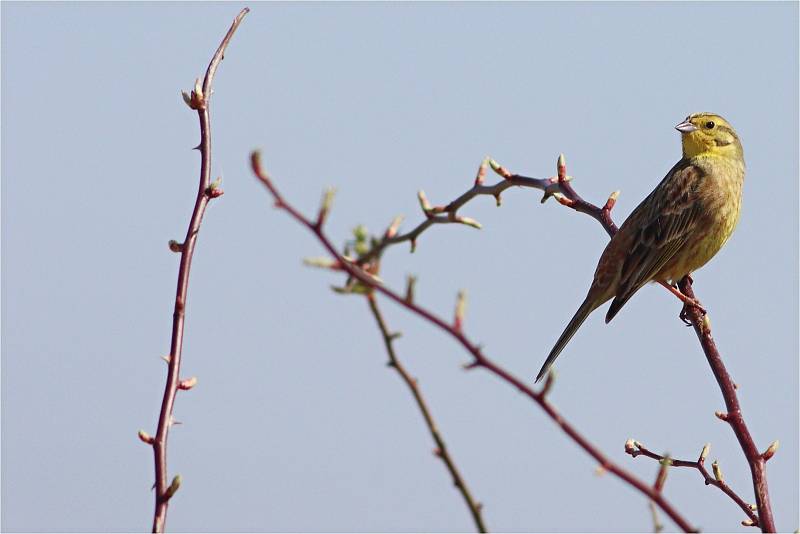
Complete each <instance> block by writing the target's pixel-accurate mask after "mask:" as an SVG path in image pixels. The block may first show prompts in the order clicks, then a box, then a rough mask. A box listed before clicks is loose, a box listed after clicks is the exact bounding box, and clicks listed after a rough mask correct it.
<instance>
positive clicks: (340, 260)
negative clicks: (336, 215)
mask: <svg viewBox="0 0 800 534" xmlns="http://www.w3.org/2000/svg"><path fill="white" fill-rule="evenodd" d="M251 160H252V161H251V162H252V167H253V171H254V173H255V174H256V176H257V178H258V179H259V180H260V181H261V183H262V184H263V185H264V186H265V187H266V188H267V189H268V190H269V192H270V193H271V194H272V197H273V199H274V201H275V206H276V207H277V208H279V209H282V210H284V211H286V212H287V213H288V214H289V215H291V216H292V218H294V219H295V220H296V221H297V222H298V223H300V224H301V225H303V226H305V227H306V228H308V229H309V230H310V231H311V232H312V233H313V234H314V235H315V236H316V238H317V239H318V240H319V242H320V243H321V244H322V245H323V247H324V248H325V249H326V250H327V251H328V253H329V254H330V255H331V257H332V258H333V259H334V261H335V264H334V266H333V268H334V269H337V270H341V271H344V272H346V273H347V274H348V275H350V276H351V277H353V278H354V279H356V280H358V281H359V282H360V283H361V284H363V285H365V286H368V287H371V288H373V289H374V290H376V291H378V292H380V293H382V294H383V295H385V296H386V297H388V298H389V299H390V300H393V301H394V302H396V303H397V304H399V305H400V306H402V307H404V308H406V309H407V310H409V311H411V312H413V313H415V314H416V315H418V316H420V317H422V318H423V319H425V320H427V321H428V322H430V323H432V324H434V325H436V326H437V327H439V328H440V329H441V330H443V331H444V332H446V333H447V334H449V335H450V336H451V337H453V338H455V340H456V341H457V342H458V343H459V344H461V346H463V347H464V349H465V350H466V351H467V352H468V353H469V354H470V355H471V356H472V358H473V361H472V362H471V363H470V364H469V365H468V368H481V369H484V370H486V371H488V372H489V373H491V374H493V375H495V376H496V377H498V378H499V379H501V380H502V381H504V382H506V383H508V384H509V385H511V386H513V387H515V388H517V389H518V390H519V391H520V392H521V393H522V394H523V395H525V396H527V397H528V398H529V399H531V400H532V401H533V402H535V403H536V404H538V405H539V406H540V407H541V408H542V410H544V411H545V413H547V415H548V416H549V417H550V418H551V419H552V420H553V421H554V422H555V423H556V424H557V425H558V426H559V427H561V429H562V430H563V431H564V433H566V434H567V435H568V436H569V437H570V438H571V439H572V440H573V441H574V442H575V443H576V444H577V445H578V446H580V447H581V448H582V449H583V450H584V451H586V452H587V453H588V454H589V455H590V456H591V457H592V458H594V459H595V460H596V461H597V462H598V463H599V464H600V466H601V467H602V469H603V470H605V471H607V472H610V473H612V474H613V475H615V476H616V477H618V478H619V479H621V480H623V481H624V482H626V483H627V484H629V485H630V486H632V487H634V488H635V489H636V490H638V491H639V492H641V493H642V494H643V495H645V496H646V497H647V498H649V499H651V500H652V501H653V502H655V504H656V505H657V506H658V507H659V508H661V510H663V511H664V513H665V514H667V515H668V516H669V517H670V518H671V519H672V520H673V521H674V522H675V523H676V524H677V525H678V527H679V528H681V529H682V530H683V531H685V532H691V531H695V530H696V529H694V528H693V527H692V526H691V525H690V524H689V522H688V521H687V520H686V519H685V518H684V517H683V516H682V515H681V514H680V513H679V512H678V511H677V510H676V509H675V508H674V507H673V506H672V505H671V504H670V503H669V501H667V500H666V499H665V498H664V497H663V495H662V494H661V492H660V491H658V490H657V489H656V488H655V487H654V486H652V485H649V484H646V483H645V482H643V481H641V480H640V479H639V478H637V477H636V476H635V475H633V474H632V473H630V472H628V471H627V470H625V469H624V468H622V467H621V466H619V465H617V464H615V463H614V462H612V461H611V460H610V459H609V458H608V457H607V456H606V455H605V454H603V453H602V452H601V451H600V449H599V448H597V447H596V446H595V445H594V444H592V443H591V442H589V440H588V439H587V438H585V437H584V436H583V435H582V434H581V433H580V432H578V430H577V429H575V427H573V426H572V425H571V424H569V423H568V422H567V421H566V419H564V417H563V416H562V415H561V414H560V413H558V412H557V411H556V409H555V408H554V407H553V405H552V404H550V402H549V401H548V400H547V398H546V394H547V392H548V391H549V389H550V387H551V386H552V377H550V378H548V381H547V383H545V386H544V387H543V388H542V390H540V391H539V392H536V391H534V390H533V389H532V388H531V387H530V386H529V385H528V384H526V383H525V382H523V381H522V380H520V379H518V378H516V377H515V376H513V375H512V374H511V373H509V372H508V371H506V370H505V369H503V368H502V367H500V366H499V365H497V364H496V363H494V362H493V361H492V360H490V359H489V358H488V357H487V356H485V355H484V354H483V351H482V349H481V347H480V346H479V345H477V344H475V343H473V342H472V341H470V340H469V339H468V338H467V337H466V335H465V334H464V333H463V331H461V330H459V329H457V328H455V327H454V325H453V324H450V323H448V322H446V321H445V320H443V319H442V318H440V317H438V316H437V315H434V314H433V313H432V312H430V311H429V310H427V309H425V308H422V307H420V306H419V305H417V304H416V303H414V302H413V301H412V300H410V299H406V298H405V297H404V296H403V295H401V294H399V293H397V292H395V291H393V290H391V289H389V288H387V287H386V286H384V285H383V284H381V283H379V282H378V281H377V280H376V279H375V277H374V276H373V275H371V274H369V273H367V272H365V271H364V270H363V268H362V266H361V265H359V264H357V263H355V262H354V261H353V260H351V259H347V258H345V257H344V256H342V255H341V254H340V253H339V252H338V251H337V250H336V247H335V246H334V245H333V243H332V242H331V241H330V239H329V238H328V237H327V235H326V234H325V232H324V230H323V227H322V224H320V221H319V220H318V221H312V220H311V219H309V218H307V217H306V216H304V215H303V214H302V213H300V212H299V211H298V210H297V209H296V208H295V207H294V206H292V205H291V204H289V203H288V202H286V200H285V199H284V198H283V196H282V195H281V193H280V192H279V191H278V189H277V188H276V187H275V185H274V184H273V183H272V180H271V179H270V178H269V176H268V175H267V174H266V173H265V172H264V171H263V170H262V168H261V163H260V157H259V154H258V153H257V152H256V153H253V155H252V158H251ZM560 167H563V166H560ZM559 170H561V169H559ZM479 177H480V175H479ZM562 181H566V177H565V176H564V177H563V178H562ZM542 182H545V181H544V180H543V181H542ZM536 183H539V182H536ZM549 183H551V184H552V183H553V182H552V181H550V182H549ZM531 186H532V187H536V188H538V189H544V190H545V195H546V196H547V189H545V188H546V185H545V184H543V183H542V186H541V187H539V186H538V185H531ZM562 191H563V190H562ZM551 194H552V193H551ZM473 196H475V195H473ZM567 198H568V199H569V200H571V201H573V202H575V203H576V204H575V206H578V207H575V206H573V207H575V209H579V207H580V200H579V197H577V195H575V197H574V198H569V197H567ZM464 202H466V201H464ZM608 204H610V205H609V206H608V208H607V209H606V211H608V212H610V210H611V207H613V201H610V202H609V203H608ZM598 210H602V208H598ZM598 215H599V216H601V217H602V216H603V214H602V213H600V212H598ZM454 222H457V221H454ZM423 230H424V228H423ZM419 233H421V231H420V232H419ZM419 233H418V234H417V235H419ZM407 239H411V238H407Z"/></svg>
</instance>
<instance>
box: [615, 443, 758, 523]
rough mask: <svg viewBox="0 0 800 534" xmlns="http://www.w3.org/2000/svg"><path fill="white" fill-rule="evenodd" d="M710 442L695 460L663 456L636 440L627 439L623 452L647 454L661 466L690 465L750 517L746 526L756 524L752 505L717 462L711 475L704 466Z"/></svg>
mask: <svg viewBox="0 0 800 534" xmlns="http://www.w3.org/2000/svg"><path fill="white" fill-rule="evenodd" d="M710 447H711V446H710V444H707V445H705V446H704V447H703V450H702V451H701V452H700V456H699V457H698V458H697V460H695V461H691V460H676V459H674V458H667V457H665V456H661V455H660V454H656V453H654V452H652V451H650V450H648V449H647V448H646V447H645V446H644V445H642V444H641V443H639V442H638V441H636V440H632V439H629V440H628V441H626V442H625V452H626V453H628V454H630V455H631V456H632V457H633V458H636V457H637V456H647V457H648V458H652V459H653V460H656V461H658V462H660V463H661V465H662V466H665V465H666V466H669V467H690V468H692V469H697V471H698V472H699V473H700V474H701V475H702V477H703V481H704V482H705V484H706V485H707V486H708V485H711V486H716V487H717V488H719V489H720V490H721V491H722V492H723V493H724V494H725V495H727V496H728V497H730V498H731V500H732V501H733V502H735V503H736V504H737V505H738V506H739V508H741V509H742V511H743V512H744V513H745V514H747V517H749V518H750V519H749V520H748V521H745V523H747V524H746V526H757V525H758V516H757V515H756V514H755V513H753V507H752V506H751V505H749V504H747V503H746V502H745V501H744V499H742V498H741V497H739V495H737V494H736V492H735V491H733V489H731V487H730V486H729V485H728V483H727V482H725V478H724V477H723V476H722V471H721V470H720V468H719V464H718V463H717V462H714V464H713V465H714V468H713V471H714V475H711V474H710V473H709V472H708V470H707V469H706V467H705V462H706V457H707V456H708V452H709V449H710Z"/></svg>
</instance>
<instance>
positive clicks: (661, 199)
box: [536, 113, 744, 382]
mask: <svg viewBox="0 0 800 534" xmlns="http://www.w3.org/2000/svg"><path fill="white" fill-rule="evenodd" d="M675 129H677V130H678V131H679V132H681V142H682V145H683V157H682V158H681V160H680V161H679V162H678V163H676V164H675V166H674V167H672V169H671V170H670V171H669V172H668V173H667V176H666V177H664V179H663V180H661V183H660V184H658V186H656V188H655V189H654V190H653V192H652V193H650V194H649V195H648V196H647V198H645V199H644V200H643V201H642V203H641V204H639V205H638V206H637V207H636V209H635V210H633V213H631V214H630V216H629V217H628V218H627V219H626V220H625V222H624V223H623V224H622V226H621V227H620V229H619V231H618V232H617V233H616V234H615V235H614V237H612V238H611V241H610V242H609V243H608V245H607V246H606V248H605V250H604V251H603V254H602V255H601V256H600V261H599V262H598V263H597V270H596V271H595V273H594V281H593V282H592V286H591V287H590V288H589V293H588V294H587V295H586V299H585V300H584V301H583V304H581V306H580V308H578V311H577V312H576V313H575V316H574V317H573V318H572V320H571V321H570V322H569V324H568V325H567V328H566V329H564V333H562V334H561V337H559V338H558V341H557V342H556V344H555V346H554V347H553V350H551V351H550V355H549V356H547V360H546V361H545V362H544V365H543V366H542V369H541V371H539V375H538V376H537V377H536V381H537V382H538V381H539V380H541V379H542V377H543V376H544V375H545V374H547V372H548V370H549V369H550V366H552V365H553V362H554V361H555V359H556V358H557V357H558V355H559V354H560V353H561V351H562V350H563V349H564V347H565V346H566V344H567V343H568V342H569V340H570V339H572V336H573V335H575V332H576V331H577V330H578V328H579V327H580V326H581V324H583V321H584V320H586V317H588V316H589V314H590V313H592V312H593V311H594V310H595V309H597V308H598V307H600V306H601V305H603V304H604V303H605V302H607V301H609V300H611V299H612V298H613V299H614V300H613V302H612V303H611V306H610V307H609V309H608V313H607V314H606V323H608V322H609V321H610V320H611V319H613V318H614V316H615V315H616V314H617V313H618V312H619V310H620V308H622V306H624V305H625V303H626V302H628V299H630V298H631V297H632V296H633V294H634V293H636V292H637V291H638V290H639V288H641V287H642V286H643V285H645V284H646V283H647V282H665V283H667V284H670V285H674V284H675V283H677V282H678V280H680V279H681V278H683V277H684V276H686V275H688V274H690V273H691V272H693V271H695V270H697V269H699V268H700V267H702V266H703V265H705V264H706V263H707V262H708V261H709V260H710V259H711V258H713V257H714V255H715V254H716V253H717V252H719V249H721V248H722V245H724V244H725V241H727V240H728V238H729V237H730V236H731V234H732V233H733V229H734V228H735V227H736V223H737V222H738V221H739V208H740V206H741V201H742V184H743V182H744V154H743V152H742V144H741V142H739V137H738V136H737V135H736V132H735V131H734V130H733V127H732V126H731V125H730V124H729V123H728V121H726V120H725V119H723V118H722V117H720V116H719V115H715V114H713V113H695V114H693V115H689V116H688V117H686V120H685V121H683V122H682V123H680V124H678V125H677V126H676V127H675ZM673 292H674V293H676V295H678V296H679V297H682V300H684V302H686V300H688V299H687V298H686V297H685V296H683V295H681V294H680V293H679V292H678V290H677V289H674V290H673ZM693 304H697V303H696V302H694V303H693Z"/></svg>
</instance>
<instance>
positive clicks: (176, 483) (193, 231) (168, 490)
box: [139, 8, 250, 532]
mask: <svg viewBox="0 0 800 534" xmlns="http://www.w3.org/2000/svg"><path fill="white" fill-rule="evenodd" d="M249 11H250V10H249V9H248V8H244V9H242V11H241V12H239V14H238V15H237V16H236V18H235V19H234V20H233V24H231V27H230V29H229V30H228V33H227V34H226V35H225V37H224V38H223V39H222V42H221V43H220V45H219V48H217V51H216V53H215V54H214V56H213V57H212V59H211V62H210V63H209V65H208V69H207V70H206V75H205V78H204V79H203V84H202V85H201V84H200V80H197V82H196V83H195V88H194V90H193V91H192V92H191V95H189V94H187V93H183V99H184V101H185V102H186V104H187V105H188V106H189V107H190V108H191V109H193V110H196V111H197V115H198V116H199V118H200V144H199V145H198V147H197V148H198V149H199V150H200V186H199V189H198V191H197V198H196V199H195V204H194V210H193V211H192V217H191V219H190V220H189V228H188V229H187V231H186V238H185V240H184V242H183V243H178V242H176V241H170V244H169V247H170V250H172V251H173V252H179V253H180V255H181V261H180V267H179V268H178V286H177V291H176V295H175V309H174V312H173V314H172V337H171V341H170V351H169V356H167V357H165V358H164V359H165V360H166V361H167V383H166V385H165V387H164V397H163V400H162V402H161V410H160V412H159V417H158V429H157V431H156V435H155V436H154V437H153V436H150V435H148V434H147V433H146V432H145V431H143V430H140V431H139V439H141V440H142V441H143V442H145V443H147V444H149V445H151V446H152V447H153V455H154V458H155V473H156V483H155V511H154V513H153V532H163V531H164V527H165V525H166V519H167V508H168V506H169V501H170V499H171V498H172V497H173V495H175V492H176V491H178V488H180V484H181V476H180V475H176V476H175V477H173V479H172V481H171V482H170V483H167V434H168V433H169V429H170V427H171V426H172V425H173V424H175V423H176V421H174V420H173V417H172V412H173V408H174V406H175V397H176V394H177V392H178V390H188V389H191V388H192V387H194V385H195V384H196V383H197V379H196V378H194V377H192V378H188V379H185V380H181V379H180V368H181V350H182V348H183V331H184V319H185V314H186V297H187V294H188V290H189V271H190V269H191V265H192V255H193V253H194V247H195V243H196V242H197V234H198V232H199V231H200V225H201V223H202V221H203V215H204V214H205V211H206V207H207V206H208V202H209V201H210V200H211V199H213V198H217V197H219V196H221V195H222V189H221V188H220V187H219V180H217V181H215V182H213V183H212V182H211V116H210V114H209V103H210V99H211V94H212V89H211V84H212V82H213V80H214V73H215V72H216V70H217V67H218V66H219V64H220V62H221V61H222V59H223V57H224V55H225V49H226V48H227V47H228V43H229V42H230V40H231V38H232V37H233V34H234V32H236V29H237V28H238V27H239V24H240V23H241V22H242V19H243V18H244V16H245V15H247V13H248V12H249Z"/></svg>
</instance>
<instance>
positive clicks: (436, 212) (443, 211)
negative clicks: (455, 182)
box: [359, 155, 775, 532]
mask: <svg viewBox="0 0 800 534" xmlns="http://www.w3.org/2000/svg"><path fill="white" fill-rule="evenodd" d="M487 164H488V165H491V167H492V169H493V170H494V171H495V172H496V173H497V174H499V175H500V176H502V177H503V181H501V182H499V183H497V184H495V185H493V186H485V185H483V181H484V177H485V175H486V167H487ZM557 170H558V175H557V176H556V177H552V178H547V179H537V178H528V177H525V176H520V175H517V174H512V173H510V172H509V171H508V170H506V169H505V168H504V167H502V166H500V165H499V164H497V163H496V162H494V161H489V160H485V161H484V163H483V164H482V165H481V168H480V170H479V171H478V176H477V178H476V179H475V185H474V186H473V187H472V188H470V189H469V190H468V191H467V192H465V193H464V194H462V195H461V196H460V197H458V198H457V199H456V200H454V201H453V202H451V203H449V204H447V205H446V206H430V204H428V202H427V199H426V198H425V197H424V195H420V203H421V205H422V209H423V212H424V214H425V216H426V220H425V221H423V222H422V223H420V224H419V225H418V226H417V227H416V228H414V229H413V230H411V231H410V232H408V233H405V234H401V235H396V236H392V237H390V238H387V237H386V236H385V237H384V238H383V239H382V240H381V241H380V242H379V243H378V244H377V246H376V247H374V249H373V250H372V251H370V252H369V253H368V254H367V255H365V256H363V257H360V258H359V262H361V261H364V260H369V259H371V258H372V257H374V256H380V254H381V253H382V252H383V250H384V249H385V248H386V247H387V246H389V245H392V244H396V243H399V242H402V241H411V243H412V250H413V245H414V243H415V240H416V239H417V237H419V235H420V234H421V233H422V232H424V231H425V230H426V229H427V228H429V227H430V226H431V225H432V224H434V223H452V222H456V223H458V222H461V223H463V224H469V222H472V223H475V224H471V226H475V225H477V227H480V225H479V224H477V222H476V221H472V219H467V221H468V222H466V223H465V222H464V219H465V218H463V217H460V216H458V214H457V211H458V209H459V208H460V207H461V206H463V205H464V204H466V203H467V202H468V201H469V200H471V199H472V198H475V197H476V196H479V195H493V196H495V197H496V198H497V202H498V205H499V203H500V194H501V193H502V192H503V191H505V190H506V189H508V188H509V187H511V186H513V185H517V186H522V187H531V188H535V189H540V190H543V191H544V196H543V197H542V202H544V201H546V200H547V199H548V198H549V197H551V196H553V197H554V198H555V199H556V200H558V201H559V202H560V203H561V204H563V205H565V206H567V207H570V208H572V209H574V210H576V211H579V212H581V213H585V214H587V215H589V216H591V217H593V218H594V219H596V220H597V221H598V222H600V224H601V225H602V226H603V228H604V229H605V230H606V232H607V233H608V235H609V236H614V234H616V233H617V226H616V225H615V224H614V221H613V220H612V219H611V209H612V208H613V207H614V204H615V202H616V198H617V194H618V192H614V193H612V194H611V195H610V196H609V198H608V200H607V201H606V203H605V205H604V206H603V207H599V206H595V205H594V204H591V203H589V202H587V201H585V200H584V199H583V198H581V196H580V195H578V193H577V192H576V191H575V189H573V187H572V185H571V184H570V177H569V176H567V174H566V164H565V161H564V157H563V155H562V156H560V157H559V158H558V163H557ZM661 285H662V286H664V287H665V288H666V289H667V290H668V291H670V292H671V293H673V294H675V295H676V296H678V297H679V298H680V299H681V300H683V301H684V302H686V304H687V305H686V306H685V307H684V310H683V311H682V312H681V318H682V319H684V320H686V321H687V322H688V323H689V324H692V325H693V326H694V329H695V332H696V333H697V337H698V339H699V340H700V345H701V347H702V348H703V352H704V353H705V355H706V359H707V360H708V363H709V365H710V366H711V370H712V372H713V374H714V377H715V378H716V379H717V383H718V384H719V386H720V390H721V391H722V396H723V398H724V400H725V405H726V407H727V410H728V412H727V414H723V416H722V417H720V418H721V419H723V420H724V421H727V422H728V423H729V424H730V425H731V428H732V429H733V431H734V433H735V435H736V438H737V439H738V440H739V444H740V445H741V447H742V451H743V452H744V454H745V457H746V458H747V462H748V464H749V465H750V471H751V474H752V479H753V489H754V493H755V497H756V506H757V508H758V516H757V517H756V518H755V520H754V521H755V524H756V525H757V526H759V527H760V528H761V529H762V531H764V532H774V531H775V520H774V517H773V515H772V508H771V505H770V499H769V490H768V485H767V476H766V461H767V460H768V459H769V458H770V457H771V456H772V454H774V451H773V452H772V453H769V454H768V453H767V452H765V453H761V452H759V450H758V448H757V447H756V445H755V442H754V440H753V438H752V436H751V435H750V431H749V430H748V428H747V425H746V424H745V421H744V417H743V416H742V411H741V407H740V406H739V400H738V397H737V395H736V387H735V385H734V383H733V380H732V379H731V377H730V375H729V374H728V371H727V370H726V368H725V364H724V363H723V361H722V357H721V356H720V354H719V351H718V350H717V347H716V344H715V343H714V338H713V337H712V335H711V325H710V321H709V320H708V316H707V315H706V312H705V310H704V309H703V308H701V307H700V306H699V304H698V300H697V298H696V297H695V294H694V291H693V290H692V283H691V278H690V277H688V276H687V277H686V278H684V279H683V280H681V282H680V284H679V288H680V292H678V291H677V290H675V289H674V288H673V287H671V286H669V285H668V284H666V283H663V282H662V283H661ZM687 299H688V301H687ZM759 518H760V520H759ZM751 520H752V518H751Z"/></svg>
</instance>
